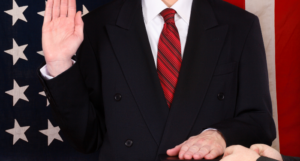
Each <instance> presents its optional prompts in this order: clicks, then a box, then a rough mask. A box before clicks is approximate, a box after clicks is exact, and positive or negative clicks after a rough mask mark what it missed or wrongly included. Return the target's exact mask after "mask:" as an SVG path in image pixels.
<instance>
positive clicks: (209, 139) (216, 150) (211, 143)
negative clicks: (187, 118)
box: [167, 130, 226, 160]
mask: <svg viewBox="0 0 300 161" xmlns="http://www.w3.org/2000/svg"><path fill="white" fill-rule="evenodd" d="M225 148H226V142H225V140H224V138H223V137H222V135H221V134H220V133H219V132H218V131H216V130H207V131H204V132H202V133H201V134H199V135H196V136H192V137H190V138H189V139H188V140H187V141H185V142H183V143H182V144H180V145H177V146H176V147H174V148H173V149H169V150H168V151H167V154H168V155H169V156H176V155H178V158H179V159H184V160H191V159H195V160H198V159H202V158H205V159H214V158H216V157H218V156H220V155H222V154H223V152H224V150H225Z"/></svg>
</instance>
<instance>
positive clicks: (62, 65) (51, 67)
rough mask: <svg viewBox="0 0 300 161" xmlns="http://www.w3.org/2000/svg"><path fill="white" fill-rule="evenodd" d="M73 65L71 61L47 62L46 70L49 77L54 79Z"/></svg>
mask: <svg viewBox="0 0 300 161" xmlns="http://www.w3.org/2000/svg"><path fill="white" fill-rule="evenodd" d="M72 65H73V61H72V59H70V60H66V61H54V62H47V64H46V66H47V70H48V72H49V75H50V76H52V77H56V76H58V75H59V74H61V73H63V72H64V71H66V70H68V69H69V68H70V67H71V66H72Z"/></svg>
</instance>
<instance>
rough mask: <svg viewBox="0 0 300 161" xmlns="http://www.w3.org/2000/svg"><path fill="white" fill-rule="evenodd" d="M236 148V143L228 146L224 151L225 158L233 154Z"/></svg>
mask: <svg viewBox="0 0 300 161" xmlns="http://www.w3.org/2000/svg"><path fill="white" fill-rule="evenodd" d="M234 149H235V145H233V146H230V147H228V148H226V149H225V151H224V155H223V158H224V157H227V156H228V155H231V154H232V153H233V152H234Z"/></svg>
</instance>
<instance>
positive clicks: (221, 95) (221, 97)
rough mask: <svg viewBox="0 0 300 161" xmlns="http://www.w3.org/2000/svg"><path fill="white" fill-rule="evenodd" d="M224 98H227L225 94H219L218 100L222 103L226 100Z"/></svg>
mask: <svg viewBox="0 0 300 161" xmlns="http://www.w3.org/2000/svg"><path fill="white" fill-rule="evenodd" d="M224 98H225V95H224V93H219V94H218V99H219V100H220V101H222V100H224Z"/></svg>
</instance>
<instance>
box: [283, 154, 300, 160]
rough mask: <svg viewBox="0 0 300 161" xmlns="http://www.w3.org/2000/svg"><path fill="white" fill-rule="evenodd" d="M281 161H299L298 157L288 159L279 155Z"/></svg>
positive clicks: (288, 157)
mask: <svg viewBox="0 0 300 161" xmlns="http://www.w3.org/2000/svg"><path fill="white" fill-rule="evenodd" d="M281 156H282V159H283V161H300V158H299V157H290V156H285V155H281Z"/></svg>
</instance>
